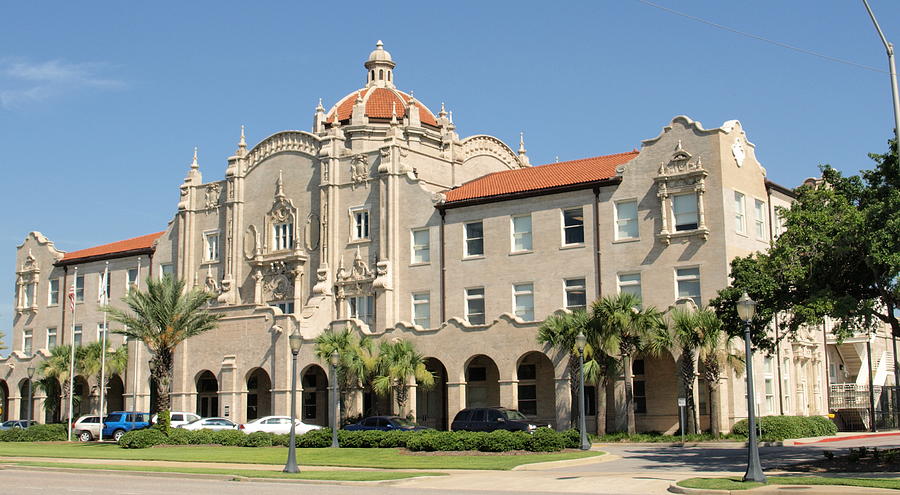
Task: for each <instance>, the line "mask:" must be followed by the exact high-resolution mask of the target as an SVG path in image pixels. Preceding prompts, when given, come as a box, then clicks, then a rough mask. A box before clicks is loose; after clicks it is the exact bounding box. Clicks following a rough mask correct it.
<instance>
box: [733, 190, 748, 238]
mask: <svg viewBox="0 0 900 495" xmlns="http://www.w3.org/2000/svg"><path fill="white" fill-rule="evenodd" d="M734 230H735V231H736V232H737V233H738V234H746V233H747V213H746V211H745V206H744V194H743V193H739V192H737V191H735V192H734Z"/></svg>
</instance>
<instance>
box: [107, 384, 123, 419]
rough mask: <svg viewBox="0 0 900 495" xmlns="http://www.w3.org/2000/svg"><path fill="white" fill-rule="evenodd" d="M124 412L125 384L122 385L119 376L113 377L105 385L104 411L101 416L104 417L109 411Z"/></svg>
mask: <svg viewBox="0 0 900 495" xmlns="http://www.w3.org/2000/svg"><path fill="white" fill-rule="evenodd" d="M124 410H125V384H124V383H122V378H121V377H120V376H119V375H113V376H112V377H110V379H109V382H107V384H106V411H104V412H103V414H104V415H105V414H106V413H108V412H110V411H124Z"/></svg>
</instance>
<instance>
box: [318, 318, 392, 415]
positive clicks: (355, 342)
mask: <svg viewBox="0 0 900 495" xmlns="http://www.w3.org/2000/svg"><path fill="white" fill-rule="evenodd" d="M333 351H338V354H339V355H340V367H339V368H338V373H337V375H338V376H337V379H338V384H339V387H340V391H341V399H340V400H341V405H342V406H341V414H342V415H343V414H345V413H346V407H345V405H346V403H347V397H348V394H349V393H350V392H351V391H352V390H354V389H357V388H362V389H365V388H367V387H368V386H369V384H370V383H371V381H372V379H373V377H374V375H375V368H376V365H377V362H378V358H377V357H376V355H375V348H374V344H373V343H372V338H371V337H368V336H363V337H362V338H357V337H356V335H354V333H353V332H352V331H351V330H350V329H349V328H346V327H345V328H344V329H343V330H341V331H339V332H335V331H333V330H328V331H326V332H324V333H322V334H321V335H319V336H318V337H316V347H315V354H316V357H317V358H319V361H320V362H322V363H329V362H330V359H331V353H332V352H333Z"/></svg>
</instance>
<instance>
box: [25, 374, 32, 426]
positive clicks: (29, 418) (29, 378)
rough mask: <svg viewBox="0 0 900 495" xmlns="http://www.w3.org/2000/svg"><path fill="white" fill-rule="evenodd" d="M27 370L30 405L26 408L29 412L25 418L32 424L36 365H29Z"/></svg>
mask: <svg viewBox="0 0 900 495" xmlns="http://www.w3.org/2000/svg"><path fill="white" fill-rule="evenodd" d="M26 371H27V372H28V407H27V408H26V410H27V411H28V413H27V416H26V417H25V420H26V421H28V423H26V424H27V425H28V426H31V403H32V402H34V399H33V398H32V397H31V386H32V385H31V382H32V379H33V378H34V366H29V367H28V369H27V370H26Z"/></svg>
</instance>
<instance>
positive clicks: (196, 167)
mask: <svg viewBox="0 0 900 495" xmlns="http://www.w3.org/2000/svg"><path fill="white" fill-rule="evenodd" d="M191 168H192V169H194V170H197V169H198V168H200V164H199V163H197V147H196V146H194V161H192V162H191Z"/></svg>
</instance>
